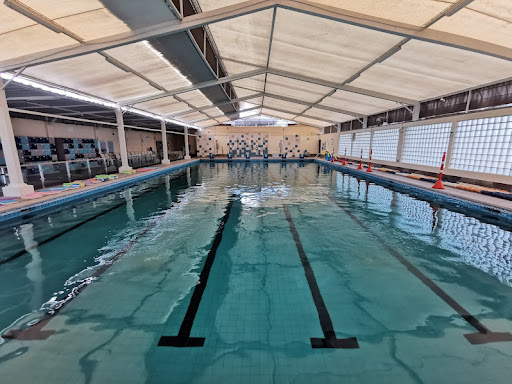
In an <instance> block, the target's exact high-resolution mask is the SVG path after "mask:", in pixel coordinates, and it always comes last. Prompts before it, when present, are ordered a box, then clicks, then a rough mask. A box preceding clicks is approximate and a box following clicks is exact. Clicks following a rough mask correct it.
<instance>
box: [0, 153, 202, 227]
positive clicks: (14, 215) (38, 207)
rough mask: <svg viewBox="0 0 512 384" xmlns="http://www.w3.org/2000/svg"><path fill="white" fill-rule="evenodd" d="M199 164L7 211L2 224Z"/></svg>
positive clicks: (190, 163)
mask: <svg viewBox="0 0 512 384" xmlns="http://www.w3.org/2000/svg"><path fill="white" fill-rule="evenodd" d="M196 164H199V160H193V161H191V162H189V163H185V164H179V165H175V166H172V167H166V168H162V169H161V170H158V171H154V172H151V171H150V172H147V173H142V174H141V175H140V176H139V175H138V176H135V177H130V178H128V179H126V180H119V181H116V182H114V183H112V182H108V181H107V182H106V183H105V185H102V186H101V187H98V188H94V189H91V190H87V191H83V192H79V193H74V194H72V195H69V196H62V197H56V198H55V199H51V200H47V201H44V202H42V203H35V204H32V205H28V206H26V207H23V208H18V209H15V210H12V211H7V212H4V213H1V214H0V223H2V224H4V223H5V222H8V221H10V220H14V219H20V218H22V217H23V216H26V215H33V214H37V213H43V212H46V211H50V210H53V209H55V208H56V207H60V206H64V205H69V204H71V203H77V202H80V201H83V200H86V199H90V198H92V197H98V196H102V195H107V194H109V193H111V192H114V191H118V190H121V189H124V188H128V187H131V186H133V185H136V184H139V183H140V182H143V181H146V180H149V179H153V178H156V177H159V176H162V175H166V174H169V173H172V172H174V171H177V170H179V169H182V168H187V167H190V166H192V165H196Z"/></svg>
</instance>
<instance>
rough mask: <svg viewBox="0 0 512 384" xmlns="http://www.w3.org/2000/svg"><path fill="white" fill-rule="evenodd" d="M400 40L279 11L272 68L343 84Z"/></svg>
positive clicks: (346, 25)
mask: <svg viewBox="0 0 512 384" xmlns="http://www.w3.org/2000/svg"><path fill="white" fill-rule="evenodd" d="M297 26H300V28H297ZM400 40H402V38H401V37H399V36H394V35H390V34H386V33H383V32H377V31H374V30H370V29H364V28H360V27H356V26H353V25H349V24H344V23H339V22H336V21H332V20H327V19H324V18H319V17H315V16H311V15H307V14H304V13H298V12H293V11H288V10H282V9H279V10H278V11H277V17H276V25H275V30H274V38H273V43H272V53H271V55H270V67H272V68H278V69H281V70H285V71H289V72H294V73H297V74H305V75H307V76H310V77H316V78H319V79H325V80H329V81H334V82H342V81H344V80H346V79H347V78H349V77H350V76H352V75H353V74H354V73H356V72H357V71H358V70H360V69H361V68H363V67H364V66H366V65H367V64H368V63H370V62H371V61H372V60H374V59H376V58H377V57H379V56H380V55H382V54H383V53H384V52H386V51H387V50H389V49H390V48H391V47H393V46H394V45H395V44H397V43H398V42H399V41H400Z"/></svg>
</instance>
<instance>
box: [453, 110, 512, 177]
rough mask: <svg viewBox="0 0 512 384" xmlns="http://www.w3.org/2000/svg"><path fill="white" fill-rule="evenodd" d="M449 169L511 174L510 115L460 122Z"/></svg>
mask: <svg viewBox="0 0 512 384" xmlns="http://www.w3.org/2000/svg"><path fill="white" fill-rule="evenodd" d="M450 168H452V169H460V170H463V171H472V172H487V173H494V174H498V175H507V176H512V116H501V117H492V118H486V119H475V120H466V121H459V123H458V124H457V131H456V133H455V138H454V141H453V150H452V154H451V159H450Z"/></svg>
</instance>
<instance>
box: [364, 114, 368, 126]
mask: <svg viewBox="0 0 512 384" xmlns="http://www.w3.org/2000/svg"><path fill="white" fill-rule="evenodd" d="M364 128H368V116H363V129H364Z"/></svg>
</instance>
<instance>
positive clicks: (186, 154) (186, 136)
mask: <svg viewBox="0 0 512 384" xmlns="http://www.w3.org/2000/svg"><path fill="white" fill-rule="evenodd" d="M188 159H190V153H189V150H188V127H185V160H188Z"/></svg>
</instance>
